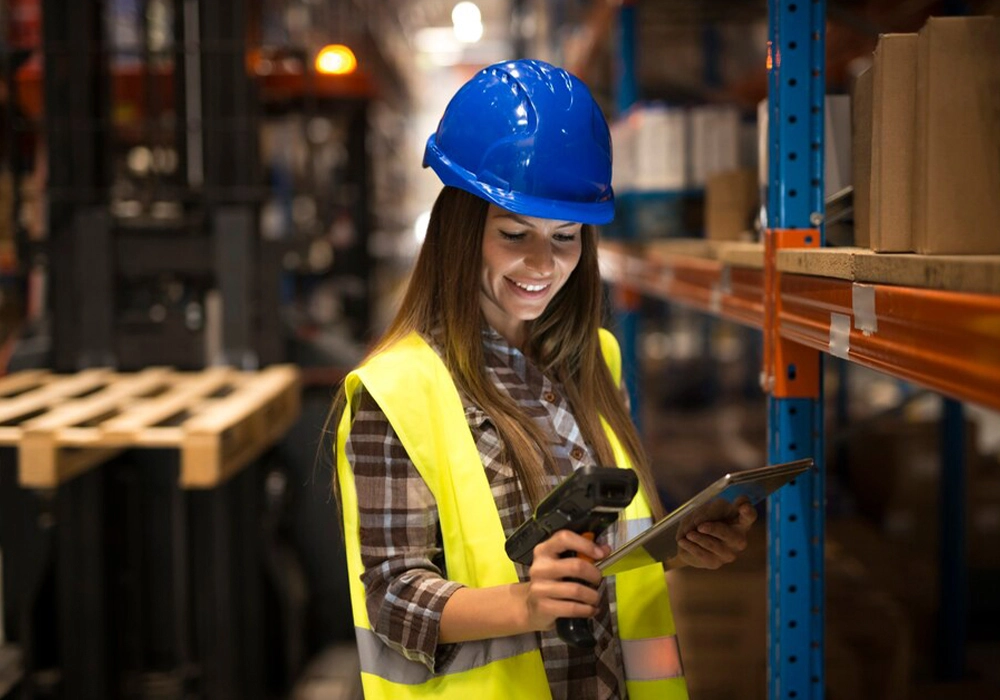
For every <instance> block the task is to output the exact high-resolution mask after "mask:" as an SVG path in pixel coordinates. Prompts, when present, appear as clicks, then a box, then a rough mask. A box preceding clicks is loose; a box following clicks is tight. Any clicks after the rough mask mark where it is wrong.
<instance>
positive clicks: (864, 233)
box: [851, 68, 872, 248]
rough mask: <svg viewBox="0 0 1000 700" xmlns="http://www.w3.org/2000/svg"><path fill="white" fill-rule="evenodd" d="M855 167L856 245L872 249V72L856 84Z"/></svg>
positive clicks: (853, 119) (853, 116)
mask: <svg viewBox="0 0 1000 700" xmlns="http://www.w3.org/2000/svg"><path fill="white" fill-rule="evenodd" d="M851 168H852V170H853V178H852V179H853V181H854V245H856V246H858V247H859V248H868V247H870V246H871V223H870V222H871V194H872V193H871V189H872V69H871V68H867V69H865V70H864V71H863V72H862V73H861V75H859V76H858V77H857V80H855V81H854V93H853V94H852V95H851Z"/></svg>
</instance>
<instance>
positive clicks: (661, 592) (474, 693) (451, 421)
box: [336, 330, 688, 700]
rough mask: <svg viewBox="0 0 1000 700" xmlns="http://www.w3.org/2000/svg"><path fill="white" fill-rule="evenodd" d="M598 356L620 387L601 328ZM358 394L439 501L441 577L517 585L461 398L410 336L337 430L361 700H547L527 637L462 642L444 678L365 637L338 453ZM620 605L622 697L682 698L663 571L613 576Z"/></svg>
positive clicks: (369, 368)
mask: <svg viewBox="0 0 1000 700" xmlns="http://www.w3.org/2000/svg"><path fill="white" fill-rule="evenodd" d="M601 347H602V350H603V351H604V356H605V359H606V361H607V362H608V366H609V368H610V369H611V371H612V375H613V376H615V379H616V381H619V377H620V371H621V355H620V351H619V349H618V344H617V342H616V341H615V339H614V337H613V336H612V335H611V334H610V333H609V332H607V331H604V330H602V331H601ZM361 385H364V387H365V390H366V391H368V392H369V393H370V394H371V395H372V397H373V398H374V399H375V401H376V402H377V403H378V405H379V407H380V408H381V409H382V411H383V412H384V413H385V415H386V418H388V420H389V422H390V423H391V424H392V426H393V429H394V430H395V431H396V434H397V435H398V436H399V439H400V440H401V442H402V443H403V446H404V447H405V448H406V451H407V454H408V455H409V456H410V458H411V459H412V460H413V463H414V465H415V466H416V468H417V470H418V471H419V472H420V475H421V477H423V479H424V481H425V482H426V483H427V486H428V488H429V489H430V490H431V493H432V494H433V496H434V499H435V501H436V503H437V506H438V512H439V517H440V526H441V536H442V539H443V541H444V551H445V558H446V560H447V570H448V578H449V579H450V580H453V581H457V582H459V583H462V584H464V585H466V586H470V587H474V588H485V587H489V586H499V585H505V584H512V583H517V582H518V577H517V573H516V570H515V568H514V564H513V563H512V562H511V561H510V559H508V558H507V555H506V553H505V551H504V542H505V535H504V531H503V526H502V525H501V522H500V515H499V513H498V512H497V508H496V503H495V502H494V500H493V494H492V492H491V491H490V486H489V482H488V481H487V477H486V471H485V469H483V465H482V461H481V459H480V457H479V451H478V449H477V448H476V445H475V441H474V440H473V437H472V433H471V431H470V430H469V426H468V423H467V421H466V418H465V411H464V409H463V406H462V400H461V398H460V397H459V394H458V390H457V389H456V388H455V384H454V382H453V380H452V378H451V375H450V373H449V372H448V370H447V368H446V367H445V365H444V363H443V362H442V361H441V359H440V357H438V355H437V353H435V352H434V350H433V349H432V348H431V347H430V346H429V345H428V344H427V343H426V341H424V340H423V339H422V338H421V337H420V336H419V335H418V334H416V333H413V334H411V335H409V336H408V337H406V338H404V339H403V340H401V341H399V342H398V343H396V344H394V345H393V346H392V347H391V348H389V349H387V350H385V351H384V352H381V353H379V354H378V355H376V356H375V357H373V358H371V359H370V360H369V361H368V362H366V363H365V364H364V365H363V366H362V367H360V368H358V369H357V370H355V371H354V372H352V373H351V374H349V375H348V376H347V378H346V379H345V391H346V395H347V397H348V405H347V408H346V409H345V411H344V415H343V418H342V419H341V423H340V426H339V429H338V431H337V448H336V449H337V479H338V485H339V490H340V499H341V510H342V512H343V517H344V522H343V523H342V524H343V528H344V529H343V532H344V540H345V543H346V550H347V563H348V571H349V574H350V590H351V605H352V608H353V611H354V627H355V633H356V636H357V640H358V652H359V656H360V662H361V679H362V683H363V685H364V691H365V697H366V698H367V700H379V699H382V698H385V699H386V700H398V699H405V698H455V699H456V700H465V699H466V698H475V700H507V698H510V697H523V698H532V699H534V698H543V699H544V698H551V693H550V691H549V684H548V680H547V678H546V675H545V669H544V667H543V664H542V658H541V653H540V652H539V650H538V643H537V637H536V635H535V633H533V632H532V633H525V634H521V635H516V636H510V637H500V638H495V639H488V640H483V641H477V642H464V643H462V645H461V646H460V647H459V649H458V652H457V653H456V656H455V658H454V659H453V660H452V661H451V662H449V664H448V668H447V669H445V670H443V672H442V673H440V674H433V673H431V672H430V671H429V670H428V669H427V667H426V666H425V665H424V664H422V663H419V662H417V661H411V660H409V659H407V658H405V657H404V656H403V655H402V654H400V653H398V652H397V651H395V650H393V649H391V648H390V647H388V646H387V645H386V644H385V643H383V642H382V640H380V639H379V638H378V637H377V636H376V635H375V634H374V633H373V632H372V630H371V625H370V624H369V621H368V612H367V608H366V606H365V591H364V586H363V584H362V583H361V574H362V572H363V571H364V569H363V567H362V564H361V552H360V547H361V543H360V536H359V534H358V502H357V492H356V491H355V486H354V474H353V472H352V471H351V467H350V465H348V464H347V460H346V457H345V452H344V446H345V444H346V441H347V435H348V433H349V431H350V427H351V423H352V421H353V415H354V408H355V406H354V401H355V399H356V397H357V391H358V389H359V387H360V386H361ZM602 422H603V421H602ZM604 429H605V432H606V433H607V436H608V440H609V441H610V443H611V447H612V449H613V451H614V455H615V459H616V461H617V463H618V465H619V466H629V467H631V464H630V463H629V461H628V458H627V457H626V455H625V452H624V450H623V449H622V446H621V444H620V443H619V441H618V439H617V437H616V436H615V435H614V433H613V432H612V431H611V429H610V427H609V426H608V424H607V423H604ZM625 518H626V521H627V522H626V526H627V528H626V529H627V531H628V532H629V534H630V535H631V534H635V533H637V532H639V531H641V530H642V529H645V528H646V527H648V526H649V524H650V519H651V515H650V509H649V505H648V502H647V501H646V499H645V497H644V496H643V495H642V493H641V492H640V493H639V495H637V496H636V498H635V499H634V500H633V502H632V504H631V505H630V506H629V507H628V509H626V512H625ZM616 599H617V617H618V630H619V636H620V640H621V647H622V657H623V660H624V667H625V678H626V686H627V689H628V696H629V698H631V700H653V699H654V698H655V699H656V700H686V698H687V697H688V694H687V686H686V684H685V682H684V676H683V671H682V669H681V663H680V653H679V650H678V646H677V638H676V632H675V629H674V619H673V614H672V613H671V610H670V600H669V597H668V595H667V587H666V581H665V579H664V575H663V568H662V567H661V566H660V565H659V564H656V565H652V566H647V567H643V568H641V569H635V570H633V571H629V572H625V573H622V574H618V576H617V580H616Z"/></svg>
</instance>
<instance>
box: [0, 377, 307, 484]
mask: <svg viewBox="0 0 1000 700" xmlns="http://www.w3.org/2000/svg"><path fill="white" fill-rule="evenodd" d="M300 404H301V396H300V388H299V370H298V369H297V368H295V367H293V366H291V365H278V366H274V367H269V368H267V369H264V370H261V371H259V372H241V371H237V370H235V369H232V368H229V367H216V368H212V369H208V370H205V371H203V372H177V371H174V370H171V369H168V368H163V367H153V368H150V369H146V370H143V371H141V372H136V373H130V374H122V373H117V372H113V371H111V370H108V369H92V370H84V371H82V372H79V373H77V374H72V375H60V374H53V373H50V372H48V371H45V370H31V371H26V372H19V373H17V374H12V375H9V376H7V377H3V378H0V445H9V446H16V447H17V450H18V465H19V469H18V478H19V481H20V483H21V485H22V486H25V487H30V488H54V487H55V486H58V485H59V484H60V483H62V482H64V481H66V480H67V479H70V478H72V477H73V476H75V475H76V474H79V473H80V472H82V471H84V470H86V469H89V468H91V467H93V466H95V465H97V464H100V463H101V462H104V461H106V460H107V459H109V458H111V457H113V456H114V455H116V454H117V453H119V452H121V451H122V450H125V449H130V448H161V449H178V450H180V453H181V469H180V483H181V486H182V487H184V488H192V489H196V488H211V487H213V486H216V485H218V484H220V483H221V482H223V481H225V480H226V479H227V478H228V477H230V476H231V475H232V474H234V473H235V472H237V471H239V470H240V469H241V468H242V467H243V466H245V465H246V464H247V463H248V462H250V461H251V460H253V459H254V458H256V457H257V456H258V455H260V454H261V453H262V452H263V451H264V449H266V448H267V447H268V446H269V445H271V444H273V443H274V442H276V441H277V440H278V439H280V438H281V436H282V435H283V434H284V433H285V431H287V430H288V429H289V428H290V427H291V425H292V423H293V422H294V421H295V420H296V418H297V417H298V415H299V411H300Z"/></svg>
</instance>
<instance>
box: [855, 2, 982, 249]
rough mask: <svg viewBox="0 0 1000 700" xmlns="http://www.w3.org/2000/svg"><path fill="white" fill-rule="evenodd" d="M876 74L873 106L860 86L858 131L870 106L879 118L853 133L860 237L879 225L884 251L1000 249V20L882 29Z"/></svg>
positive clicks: (877, 239) (876, 240) (947, 20)
mask: <svg viewBox="0 0 1000 700" xmlns="http://www.w3.org/2000/svg"><path fill="white" fill-rule="evenodd" d="M870 80H871V83H872V91H871V106H870V108H869V106H868V105H867V104H865V103H864V99H865V94H864V92H863V89H856V90H855V97H856V104H855V106H854V113H855V119H854V124H855V128H856V129H864V128H866V125H867V123H868V121H867V119H868V113H869V109H870V124H871V127H870V128H871V138H870V139H869V138H868V135H867V134H864V133H857V132H855V134H854V139H853V141H854V148H855V151H856V153H855V157H856V159H860V162H859V163H857V164H856V168H855V181H856V182H855V203H856V208H855V227H856V230H858V231H859V232H860V235H859V236H858V238H857V241H858V243H859V244H861V245H863V244H864V241H865V240H866V238H865V232H870V245H871V247H872V248H873V249H874V250H876V251H878V252H909V251H916V252H918V253H925V254H996V253H1000V228H998V227H997V222H998V221H1000V196H998V194H997V193H998V192H1000V18H998V17H932V18H930V19H929V20H927V22H926V24H925V25H924V26H923V28H922V29H921V30H920V32H919V33H917V34H883V35H881V36H880V37H879V41H878V45H877V47H876V50H875V54H874V57H873V65H872V68H871V76H870ZM861 87H862V88H863V85H862V86H861ZM859 115H860V118H859ZM869 143H870V146H871V153H870V166H867V167H870V171H869V172H868V173H867V174H862V175H860V176H859V174H858V168H864V167H866V165H865V162H866V154H865V153H864V150H863V149H864V148H865V147H866V145H867V144H869ZM858 190H861V191H858ZM859 203H860V206H857V205H858V204H859ZM866 205H867V206H866Z"/></svg>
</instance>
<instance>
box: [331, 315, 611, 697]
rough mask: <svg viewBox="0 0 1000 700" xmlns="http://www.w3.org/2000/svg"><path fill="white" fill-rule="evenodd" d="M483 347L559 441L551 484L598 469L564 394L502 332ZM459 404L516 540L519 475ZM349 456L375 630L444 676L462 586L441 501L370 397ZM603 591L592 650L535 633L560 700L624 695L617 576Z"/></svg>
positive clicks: (499, 375)
mask: <svg viewBox="0 0 1000 700" xmlns="http://www.w3.org/2000/svg"><path fill="white" fill-rule="evenodd" d="M483 344H484V350H485V356H486V371H487V373H488V375H489V376H490V378H491V379H492V380H493V382H494V384H495V385H496V386H498V387H499V388H500V390H501V391H503V392H505V393H506V394H507V395H509V396H510V397H511V398H512V399H513V400H514V401H516V402H517V404H518V406H519V407H520V408H521V410H522V411H523V412H524V414H525V416H526V417H527V418H530V419H531V420H533V421H535V422H536V423H537V424H538V425H540V426H541V427H542V429H543V430H544V431H545V432H546V433H547V434H549V435H551V436H552V451H553V455H554V457H555V463H556V469H557V473H556V474H551V475H550V482H551V483H550V486H551V487H554V486H555V485H556V484H557V483H559V482H560V481H561V480H562V479H563V478H564V477H566V476H567V475H569V474H570V473H571V472H572V471H573V470H574V469H577V468H579V467H581V466H583V465H585V464H595V461H594V456H593V454H592V452H591V450H590V448H589V447H588V445H587V444H586V443H585V442H584V440H583V436H582V435H581V434H580V428H579V426H578V425H577V422H576V419H575V418H574V417H573V414H572V413H571V412H570V406H569V402H568V401H567V400H566V398H565V396H564V395H563V392H562V390H561V389H560V387H559V386H557V385H556V384H555V383H554V382H552V381H551V380H549V378H548V377H546V376H545V375H543V374H542V373H541V372H540V371H539V370H538V369H537V368H536V367H535V366H534V365H532V363H531V362H529V361H528V360H527V359H526V358H525V356H524V355H523V354H522V353H521V352H520V351H519V350H517V349H516V348H513V347H511V346H510V344H508V343H507V341H506V340H504V339H503V337H502V336H500V334H499V333H497V332H496V331H494V330H492V329H486V330H484V331H483ZM432 345H433V343H432ZM462 402H463V404H464V406H465V417H466V419H467V421H468V425H469V429H470V430H471V431H472V436H473V438H474V439H475V442H476V446H477V447H478V450H479V454H480V457H481V458H482V462H483V466H484V468H485V469H486V475H487V478H488V481H489V484H490V489H491V491H492V493H493V499H494V501H495V502H496V506H497V511H498V512H499V514H500V520H501V523H502V524H503V529H504V533H505V535H507V536H510V534H511V533H512V532H514V530H515V529H516V528H517V527H518V525H520V524H521V523H522V522H524V521H525V520H526V519H527V518H529V517H530V516H531V506H530V504H529V503H528V501H527V500H526V499H525V497H524V495H523V494H522V492H521V489H520V487H519V483H518V480H517V477H516V476H515V474H514V471H513V469H512V468H511V466H510V465H509V464H506V463H504V462H503V461H502V459H501V446H500V440H499V436H498V434H497V432H496V429H495V428H494V426H493V424H492V422H491V421H490V418H489V416H487V415H486V413H484V412H483V410H482V409H481V408H479V407H478V406H475V405H472V404H471V403H470V402H469V401H468V399H467V398H466V397H464V396H463V397H462ZM346 454H347V459H348V461H349V462H350V463H351V465H352V466H353V469H354V478H355V485H356V488H357V494H358V509H359V522H360V535H361V559H362V564H363V566H364V570H365V571H364V574H363V575H362V581H363V583H364V586H365V592H366V601H367V607H368V619H369V622H370V624H371V626H372V630H373V631H374V632H375V634H376V635H378V637H379V638H381V639H382V640H383V641H384V642H385V643H386V644H388V645H389V646H390V647H392V648H393V649H395V650H397V651H399V652H400V653H401V654H403V655H404V656H406V657H407V658H408V659H411V660H414V661H420V662H422V663H424V664H426V665H427V667H428V668H429V669H431V670H432V671H435V672H439V673H440V672H444V671H446V670H447V664H448V661H449V660H450V659H451V658H452V656H453V654H454V653H455V651H456V650H457V648H458V646H459V645H458V644H439V643H438V634H439V629H440V621H441V610H442V609H443V608H444V605H445V603H446V602H447V601H448V599H449V597H450V596H451V595H452V594H453V593H454V592H455V591H456V590H457V589H458V588H460V587H461V584H458V583H455V582H452V581H449V580H448V579H447V562H446V560H445V556H446V554H445V552H444V551H443V549H442V541H441V533H440V529H439V525H438V511H437V506H436V504H435V502H434V497H433V496H432V495H431V492H430V490H429V489H428V488H427V485H426V483H425V482H424V481H423V479H422V478H421V477H420V474H419V473H418V472H417V469H416V467H415V466H414V464H413V462H412V461H411V460H410V458H409V456H408V455H407V453H406V451H405V450H404V449H403V445H402V443H401V442H400V440H399V437H398V436H397V435H396V433H395V431H394V430H393V428H392V426H391V425H390V424H389V421H388V420H387V419H386V417H385V415H384V414H383V412H382V410H381V409H380V408H379V406H378V404H376V403H375V401H374V399H372V398H371V396H370V395H368V394H364V395H363V396H362V397H361V400H360V402H359V405H358V411H357V414H356V417H355V419H354V424H353V427H352V428H351V434H350V436H349V438H348V440H347V449H346ZM614 529H615V528H608V532H607V533H606V534H605V535H604V536H602V538H601V540H602V541H608V542H609V544H611V545H612V546H614V542H613V541H612V540H613V538H614V533H613V530H614ZM515 567H516V569H517V573H518V576H519V578H520V580H521V581H527V580H528V569H527V567H525V566H522V565H521V564H515ZM599 592H600V594H601V596H600V605H599V607H598V613H597V615H596V616H595V617H594V618H593V629H594V635H595V637H596V638H597V647H596V648H595V649H592V650H583V649H576V648H572V647H569V646H567V645H566V644H564V643H563V642H562V641H561V640H560V639H559V637H558V636H557V635H556V632H555V630H550V631H546V632H540V633H538V645H539V648H540V650H541V654H542V661H543V663H544V665H545V672H546V674H547V676H548V680H549V685H550V687H551V689H552V696H553V698H554V700H559V699H561V698H566V699H570V698H572V699H573V700H587V699H589V698H595V699H596V698H600V699H607V698H624V697H626V691H625V682H624V672H623V666H622V656H621V646H620V644H619V641H618V634H617V621H616V618H615V615H614V609H615V597H614V579H613V578H609V579H604V582H603V583H602V584H601V586H600V588H599Z"/></svg>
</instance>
